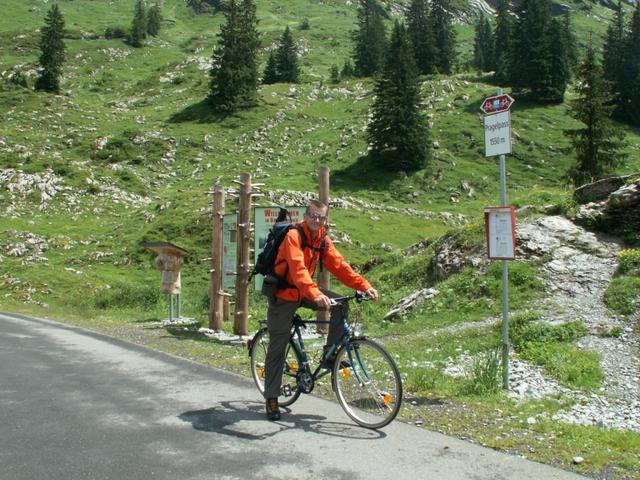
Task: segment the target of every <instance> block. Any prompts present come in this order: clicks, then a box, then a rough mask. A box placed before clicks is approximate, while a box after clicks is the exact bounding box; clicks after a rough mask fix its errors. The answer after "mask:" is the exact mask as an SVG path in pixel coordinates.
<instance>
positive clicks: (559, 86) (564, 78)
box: [546, 18, 571, 103]
mask: <svg viewBox="0 0 640 480" xmlns="http://www.w3.org/2000/svg"><path fill="white" fill-rule="evenodd" d="M549 40H550V42H551V45H553V46H554V48H553V49H551V52H550V55H549V62H550V63H549V88H548V90H547V92H546V99H547V100H549V101H551V102H556V103H562V101H563V100H564V92H565V90H566V89H567V85H568V83H569V80H570V79H571V68H570V66H569V49H570V47H569V44H568V42H569V41H570V39H569V37H568V36H567V35H566V32H565V26H564V24H563V22H562V21H561V20H558V19H556V18H554V19H552V20H551V25H550V27H549Z"/></svg>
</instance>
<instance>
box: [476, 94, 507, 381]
mask: <svg viewBox="0 0 640 480" xmlns="http://www.w3.org/2000/svg"><path fill="white" fill-rule="evenodd" d="M512 104H513V98H511V96H510V95H508V94H504V93H503V91H502V89H501V88H499V89H498V92H497V95H496V96H494V97H489V98H486V99H485V100H484V101H483V102H482V105H481V107H480V110H482V111H483V112H484V113H485V114H487V115H486V116H485V118H484V129H485V156H487V157H489V156H496V155H498V157H499V159H500V200H501V201H500V205H501V207H503V208H504V207H506V206H507V174H506V161H505V153H511V116H510V113H509V109H510V108H511V105H512ZM512 238H515V237H513V232H512ZM514 255H515V241H514V244H513V252H511V253H510V254H509V256H508V258H511V259H512V258H513V256H514ZM501 256H502V258H503V260H502V386H503V388H504V389H505V390H506V389H508V388H509V267H508V263H507V261H508V260H507V259H506V258H505V255H504V254H502V255H501ZM490 258H491V255H490ZM494 258H495V257H494ZM498 258H500V256H498Z"/></svg>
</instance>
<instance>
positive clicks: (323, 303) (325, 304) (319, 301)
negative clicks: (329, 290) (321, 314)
mask: <svg viewBox="0 0 640 480" xmlns="http://www.w3.org/2000/svg"><path fill="white" fill-rule="evenodd" d="M314 302H316V305H318V307H320V308H322V309H323V310H329V309H330V308H331V299H330V298H329V297H327V296H326V295H324V294H322V293H321V294H320V295H318V296H317V297H316V298H315V299H314Z"/></svg>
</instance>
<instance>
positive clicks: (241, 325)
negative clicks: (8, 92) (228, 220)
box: [233, 173, 251, 335]
mask: <svg viewBox="0 0 640 480" xmlns="http://www.w3.org/2000/svg"><path fill="white" fill-rule="evenodd" d="M239 200H240V205H239V209H238V253H237V257H236V259H237V266H236V304H235V314H234V322H233V333H235V334H236V335H248V334H249V274H250V266H251V261H250V259H249V249H250V247H249V243H250V241H251V220H250V214H251V175H249V174H248V173H243V174H241V175H240V199H239Z"/></svg>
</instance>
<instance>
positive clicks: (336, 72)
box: [330, 63, 340, 83]
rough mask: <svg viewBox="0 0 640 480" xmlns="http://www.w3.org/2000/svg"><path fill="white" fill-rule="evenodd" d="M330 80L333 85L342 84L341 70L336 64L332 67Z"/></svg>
mask: <svg viewBox="0 0 640 480" xmlns="http://www.w3.org/2000/svg"><path fill="white" fill-rule="evenodd" d="M330 78H331V83H340V69H339V68H338V66H337V65H336V64H335V63H334V64H333V65H331V70H330Z"/></svg>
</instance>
